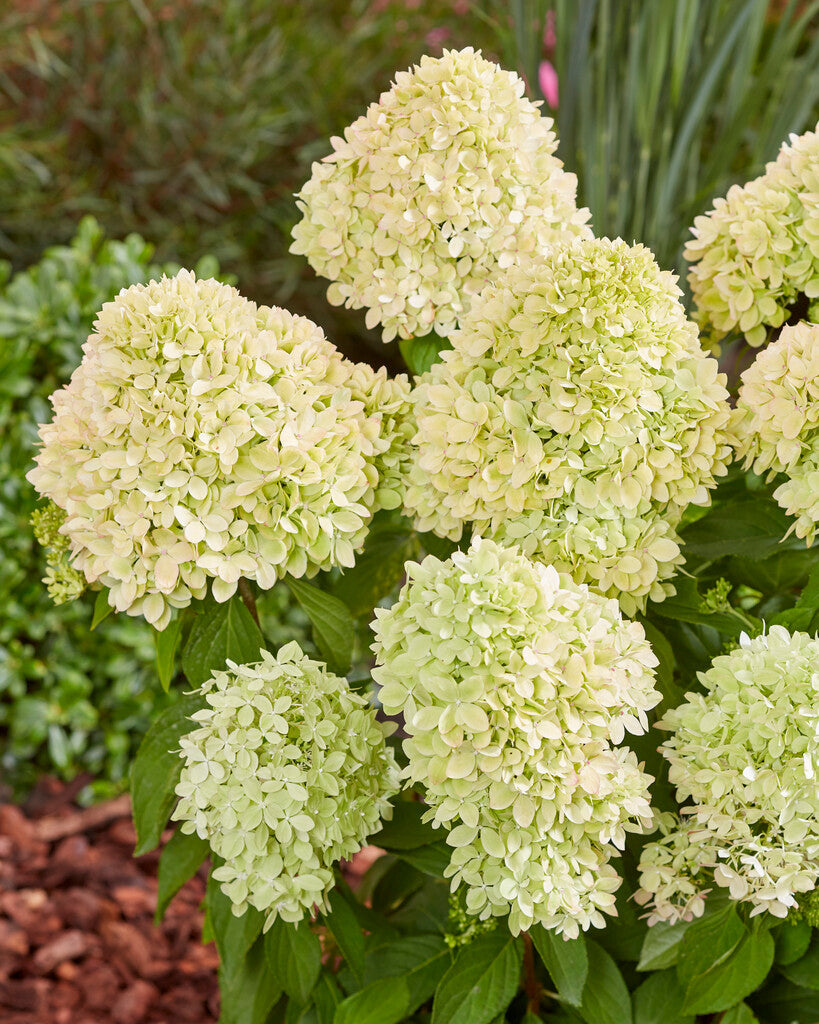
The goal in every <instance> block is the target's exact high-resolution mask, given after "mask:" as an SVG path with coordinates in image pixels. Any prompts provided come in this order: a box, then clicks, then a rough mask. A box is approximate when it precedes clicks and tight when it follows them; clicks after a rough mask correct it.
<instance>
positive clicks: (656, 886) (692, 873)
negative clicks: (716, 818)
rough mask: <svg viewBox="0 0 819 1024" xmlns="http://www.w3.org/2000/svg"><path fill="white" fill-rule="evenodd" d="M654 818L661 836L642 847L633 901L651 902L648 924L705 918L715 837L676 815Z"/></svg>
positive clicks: (714, 853)
mask: <svg viewBox="0 0 819 1024" xmlns="http://www.w3.org/2000/svg"><path fill="white" fill-rule="evenodd" d="M655 820H656V823H657V826H658V828H659V831H660V834H661V836H662V838H661V839H655V840H653V841H652V842H650V843H647V844H646V845H645V846H644V847H643V852H642V855H641V858H640V888H639V889H638V890H637V891H636V892H635V894H634V901H635V902H636V903H638V904H640V905H642V906H645V905H646V904H650V906H649V912H648V914H647V915H646V917H647V919H648V924H649V926H650V925H653V924H658V923H659V922H661V921H662V922H664V923H666V924H676V922H677V921H693V920H694V918H695V917H702V914H703V912H704V910H705V898H706V896H707V895H708V893H709V892H710V891H711V889H710V888H709V887H708V880H709V878H710V875H708V873H707V870H708V869H709V868H714V867H716V865H717V840H716V837H715V836H714V835H713V834H712V833H711V832H709V831H708V829H704V828H701V827H700V826H699V825H698V824H697V822H696V821H690V820H683V819H681V818H680V817H678V816H677V815H676V814H668V813H665V814H657V815H656V819H655Z"/></svg>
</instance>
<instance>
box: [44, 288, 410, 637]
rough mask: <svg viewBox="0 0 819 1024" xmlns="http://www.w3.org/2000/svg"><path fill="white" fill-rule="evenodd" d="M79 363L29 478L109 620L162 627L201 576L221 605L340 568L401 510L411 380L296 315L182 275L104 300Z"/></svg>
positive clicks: (56, 400)
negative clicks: (372, 528)
mask: <svg viewBox="0 0 819 1024" xmlns="http://www.w3.org/2000/svg"><path fill="white" fill-rule="evenodd" d="M83 351H84V355H83V360H82V363H81V364H80V366H79V368H78V369H77V370H76V372H75V373H74V375H73V376H72V378H71V381H70V383H69V384H68V385H67V386H66V387H64V388H62V389H61V390H60V391H57V392H56V393H55V395H54V396H53V397H52V402H53V405H54V418H53V420H52V422H51V423H48V424H46V425H44V426H43V427H42V428H41V430H40V436H41V439H42V447H41V449H40V452H39V455H38V457H37V466H36V467H35V469H33V470H32V471H31V472H30V473H29V475H28V478H29V480H31V482H32V483H33V484H34V485H35V487H36V488H37V489H38V490H39V491H40V493H41V494H43V495H45V496H47V497H49V498H50V499H51V500H53V501H54V502H55V503H56V505H58V506H59V507H60V508H61V509H63V510H64V512H65V515H66V519H65V523H64V524H63V526H62V527H61V531H62V533H63V534H64V535H65V536H66V537H67V538H68V541H69V542H70V545H71V551H72V556H73V561H72V564H73V566H74V567H75V568H76V569H77V570H79V571H81V572H82V573H83V574H84V576H85V578H86V579H87V580H88V581H89V583H91V584H94V585H97V586H100V585H101V586H105V587H108V588H109V592H110V593H109V601H110V603H111V604H112V606H113V607H115V608H116V609H117V610H118V611H128V612H129V613H130V614H134V615H136V614H143V615H144V616H145V618H146V619H148V621H149V622H151V623H153V624H154V625H155V626H156V627H157V628H158V629H162V628H164V626H165V625H167V623H168V621H169V620H170V615H171V608H172V607H177V608H180V607H185V606H186V605H187V604H189V603H190V601H191V600H192V599H193V598H201V597H203V596H204V595H205V592H206V589H207V584H208V581H209V580H210V581H212V591H213V596H214V597H215V598H216V599H217V600H219V601H224V600H227V599H228V598H229V597H230V596H231V594H233V593H234V591H235V590H236V587H237V584H238V581H239V579H240V577H243V576H244V577H246V578H248V579H251V580H255V581H256V582H257V583H258V584H259V586H260V587H262V588H264V589H267V588H269V587H271V586H272V585H273V584H274V583H275V582H276V580H277V579H279V578H280V577H282V576H283V575H284V574H285V573H290V574H291V575H293V576H303V575H305V574H306V575H308V576H309V575H313V574H315V573H316V572H317V571H319V570H320V569H326V568H329V567H331V566H351V565H352V564H353V561H354V553H355V552H356V551H357V550H360V548H361V546H362V545H363V542H364V538H365V536H366V533H367V529H368V524H369V521H370V519H371V517H372V514H373V512H374V510H375V509H376V508H377V507H378V504H379V500H382V499H383V501H384V502H385V503H386V504H388V505H390V506H394V505H395V504H396V502H397V501H398V495H397V491H396V487H397V485H396V482H395V474H396V472H397V468H396V467H397V461H396V460H397V459H398V456H397V454H395V453H394V452H393V449H394V446H395V445H396V443H397V442H398V440H399V439H400V430H401V429H403V426H402V424H401V422H400V421H399V418H398V414H397V410H399V409H400V408H401V406H402V405H403V404H405V402H406V396H407V394H408V391H409V383H408V381H407V378H406V377H403V378H397V379H395V380H392V381H388V380H387V379H386V377H385V375H384V374H383V372H382V373H380V374H375V373H374V372H373V371H372V370H370V369H369V368H368V367H366V366H363V365H356V364H353V363H351V362H349V361H347V360H346V359H344V358H343V357H342V356H341V355H340V353H339V352H338V351H337V350H336V349H335V347H334V346H333V345H332V344H331V343H330V342H329V341H327V339H326V338H325V337H324V334H323V333H322V331H321V329H320V328H319V327H317V326H316V325H315V324H314V323H313V322H312V321H310V320H308V319H306V318H305V317H300V316H294V315H293V314H291V313H288V312H287V311H286V310H283V309H278V308H269V307H265V306H257V305H256V304H255V303H253V302H250V301H249V300H247V299H245V298H243V297H242V296H241V295H240V294H239V292H238V291H237V290H236V289H235V288H232V287H230V286H228V285H225V284H221V283H219V282H218V281H215V280H197V279H196V278H195V276H194V275H193V274H192V273H191V272H189V271H182V272H181V273H179V274H178V275H177V276H176V277H173V278H163V279H162V280H161V281H152V282H150V283H149V284H147V285H135V286H134V287H132V288H128V289H124V290H123V291H122V292H120V294H119V295H118V296H117V298H116V299H115V300H114V301H113V302H109V303H106V304H105V306H103V309H102V311H101V313H100V315H99V318H98V320H97V321H96V323H95V328H94V333H93V334H92V335H91V336H90V337H89V339H88V341H87V342H86V344H85V346H84V350H83ZM399 447H400V446H399ZM380 460H383V462H382V461H380ZM382 471H383V473H384V476H383V478H382V477H381V476H380V474H381V472H382Z"/></svg>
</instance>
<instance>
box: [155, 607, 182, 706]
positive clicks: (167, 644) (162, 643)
mask: <svg viewBox="0 0 819 1024" xmlns="http://www.w3.org/2000/svg"><path fill="white" fill-rule="evenodd" d="M181 635H182V616H181V615H177V616H176V618H174V619H171V621H170V622H169V623H168V625H167V626H166V627H165V629H163V630H161V631H159V630H156V629H155V630H154V646H155V647H156V671H157V674H158V676H159V682H160V685H161V686H162V689H163V690H164V691H165V693H167V692H168V690H169V689H170V685H171V680H172V679H173V677H174V671H175V669H176V649H177V647H178V646H179V638H180V636H181Z"/></svg>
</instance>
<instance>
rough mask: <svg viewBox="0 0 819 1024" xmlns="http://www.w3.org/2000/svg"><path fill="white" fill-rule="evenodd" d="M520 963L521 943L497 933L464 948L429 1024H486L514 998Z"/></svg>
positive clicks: (443, 984) (439, 994)
mask: <svg viewBox="0 0 819 1024" xmlns="http://www.w3.org/2000/svg"><path fill="white" fill-rule="evenodd" d="M521 960H522V950H521V947H520V943H519V942H518V941H517V940H516V939H513V938H512V936H511V935H509V934H508V933H507V934H504V933H503V932H502V931H500V930H499V931H498V932H493V933H491V934H489V935H482V936H480V937H479V938H477V939H475V941H474V942H471V943H469V945H467V946H463V947H462V949H461V951H460V952H459V954H458V956H457V958H456V960H455V963H454V964H453V965H452V966H451V967H450V968H449V970H448V971H447V972H446V974H445V975H444V977H443V978H442V980H441V983H440V985H439V986H438V989H437V991H436V992H435V1001H434V1002H433V1004H432V1024H489V1021H491V1020H492V1018H493V1017H494V1016H495V1015H496V1014H498V1013H501V1012H502V1011H503V1010H505V1009H506V1007H507V1006H508V1005H509V1003H510V1002H511V1001H512V999H513V998H514V995H515V992H516V991H517V988H518V980H519V977H520V965H521ZM620 1024H625V1022H620Z"/></svg>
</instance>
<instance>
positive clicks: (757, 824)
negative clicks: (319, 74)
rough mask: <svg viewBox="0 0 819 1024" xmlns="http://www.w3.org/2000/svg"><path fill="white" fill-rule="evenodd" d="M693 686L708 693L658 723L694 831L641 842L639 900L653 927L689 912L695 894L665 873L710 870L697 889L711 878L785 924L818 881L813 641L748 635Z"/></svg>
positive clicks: (818, 704) (778, 633) (780, 630)
mask: <svg viewBox="0 0 819 1024" xmlns="http://www.w3.org/2000/svg"><path fill="white" fill-rule="evenodd" d="M700 682H701V683H702V685H703V686H704V688H705V693H689V694H686V697H687V701H686V703H685V704H682V705H680V707H678V708H676V709H675V710H673V711H670V712H668V713H667V714H666V715H665V716H664V719H663V721H662V722H659V723H658V726H659V727H660V728H666V729H670V730H672V736H671V738H670V739H669V740H667V741H666V743H665V744H664V745H663V747H662V750H663V754H664V755H665V757H666V758H667V759H668V761H669V764H670V768H669V779H670V781H671V782H672V784H673V785H675V786H676V787H677V798H678V800H679V801H680V803H681V804H684V803H685V802H686V801H691V803H690V804H689V805H688V806H686V807H683V814H685V815H686V816H688V817H689V818H690V824H687V825H686V826H685V829H686V831H687V835H686V836H682V837H679V838H677V837H673V838H671V839H670V837H669V836H666V838H665V839H664V840H663V841H662V842H661V843H660V844H659V845H660V846H662V847H664V850H660V849H658V844H655V843H649V844H648V845H647V847H646V849H645V852H644V854H643V860H642V862H641V872H642V879H641V885H642V891H641V893H640V895H639V900H640V901H641V902H643V903H646V904H648V905H649V907H650V909H651V911H652V915H653V918H654V919H655V920H657V919H658V920H666V921H672V920H675V919H677V918H679V917H682V916H685V913H686V908H688V907H689V906H690V900H691V894H690V893H689V892H688V891H687V890H686V889H683V890H682V891H681V893H680V895H679V896H677V895H675V893H674V891H673V888H674V887H673V880H674V878H673V874H672V872H674V871H675V872H676V874H677V876H678V877H685V875H686V874H688V875H693V876H694V882H695V883H696V881H697V875H698V873H699V871H701V870H704V869H706V868H710V869H713V870H712V871H709V872H708V874H707V876H706V877H705V878H704V879H703V880H702V882H701V884H702V885H705V884H707V883H708V882H710V881H711V879H713V881H714V882H716V883H717V885H720V886H724V887H725V888H727V889H728V891H729V893H730V895H731V896H732V897H733V898H734V899H735V900H741V901H745V902H748V903H751V904H752V905H753V908H754V909H753V910H752V912H751V916H754V915H755V914H760V913H762V912H764V911H768V912H769V913H770V914H773V915H774V916H776V917H785V916H786V915H787V913H788V911H789V910H790V909H791V908H795V907H797V906H798V902H799V901H798V896H799V894H800V893H806V892H810V891H811V890H812V889H813V888H814V887H815V886H816V883H817V879H819V785H817V780H816V773H817V766H819V729H817V723H819V640H817V639H815V638H813V637H810V636H808V635H807V634H806V633H793V634H791V633H789V632H788V631H787V630H786V629H785V628H784V627H782V626H771V628H770V631H769V632H768V633H767V634H765V635H762V636H758V637H755V638H754V639H753V640H749V639H748V637H747V636H745V635H743V636H742V637H741V638H740V647H738V648H737V649H736V650H734V651H732V652H731V653H730V654H727V655H723V656H720V657H718V658H716V659H715V660H714V662H713V664H712V666H711V668H709V669H708V671H707V672H704V673H702V674H701V675H700ZM689 843H690V844H692V849H691V851H690V854H687V853H685V848H686V846H687V844H689ZM693 844H695V845H693ZM680 850H682V851H683V854H682V855H683V857H684V858H687V859H688V864H687V865H686V866H685V869H684V870H679V868H678V865H677V864H676V863H674V862H673V856H676V855H677V854H678V852H679V851H680ZM672 855H673V856H672ZM667 866H670V870H669V871H668V873H666V870H665V869H666V867H667ZM669 883H671V884H669Z"/></svg>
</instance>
